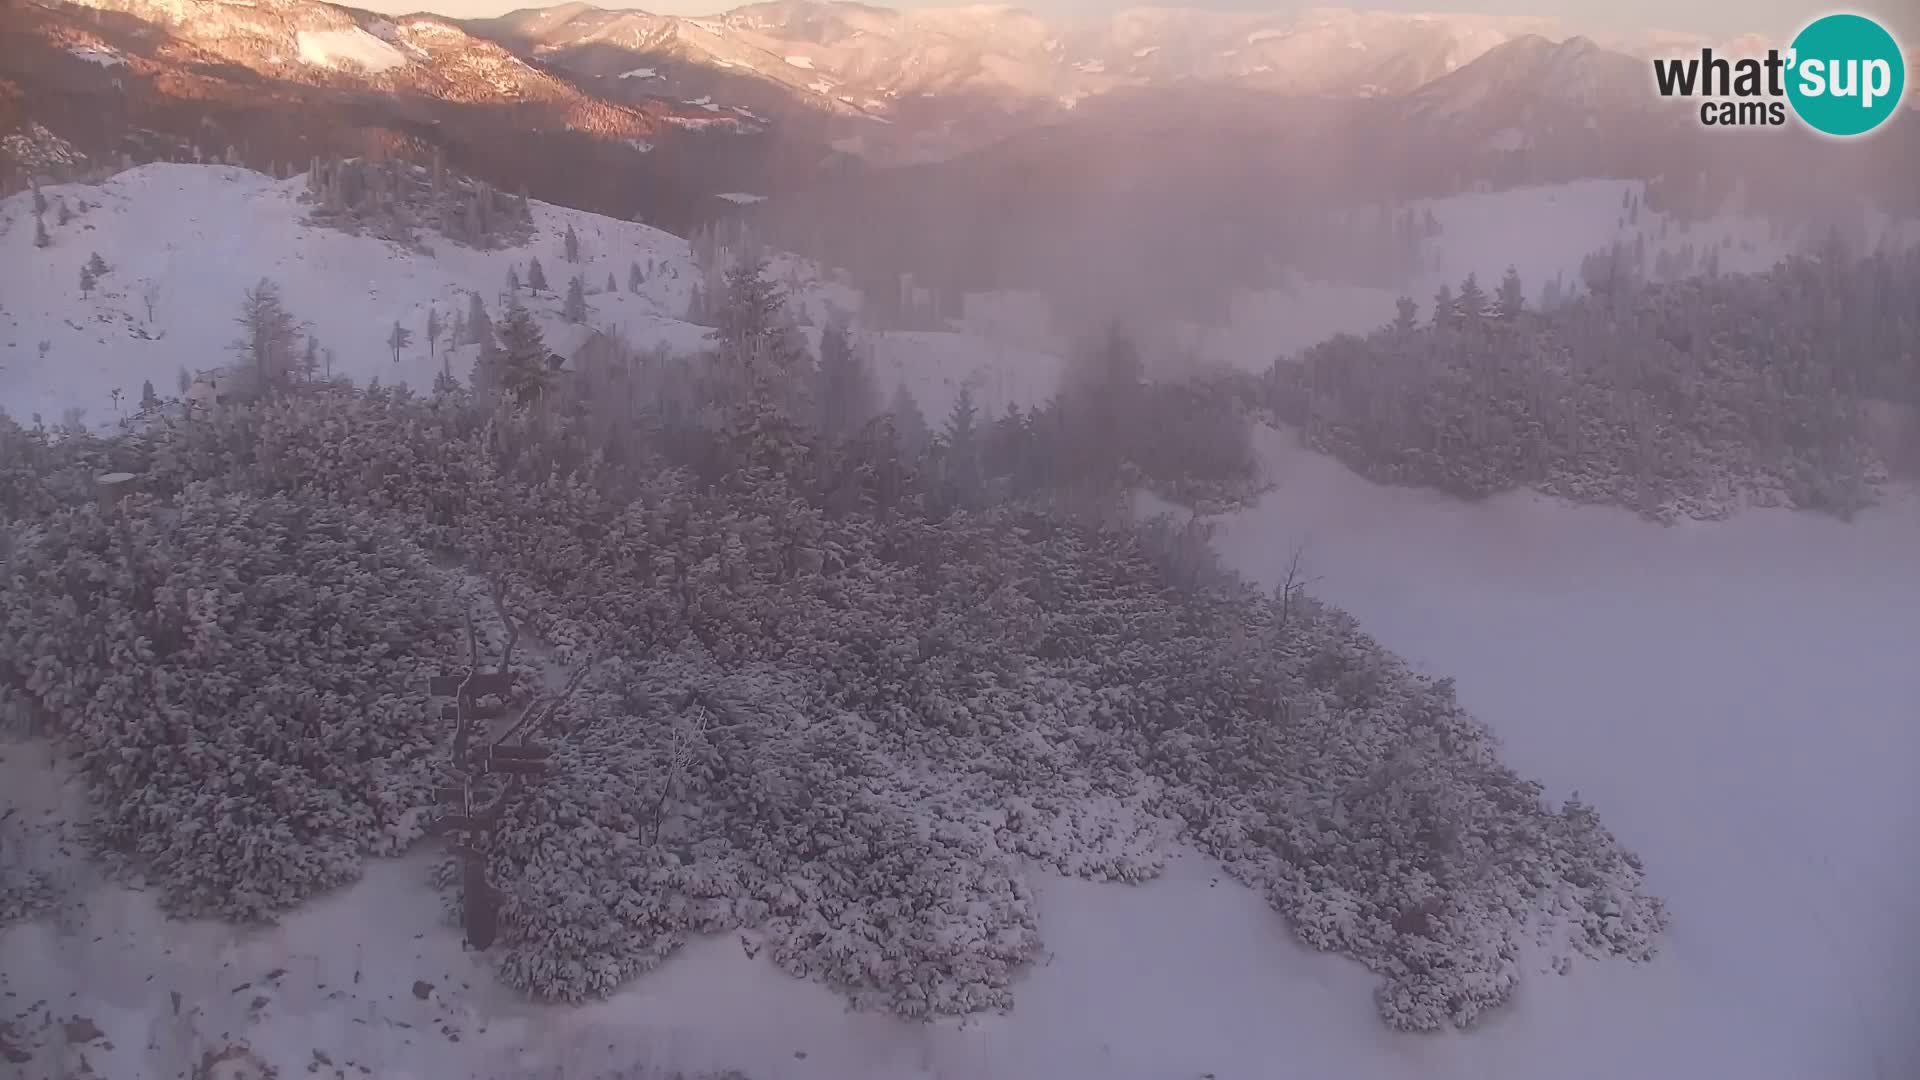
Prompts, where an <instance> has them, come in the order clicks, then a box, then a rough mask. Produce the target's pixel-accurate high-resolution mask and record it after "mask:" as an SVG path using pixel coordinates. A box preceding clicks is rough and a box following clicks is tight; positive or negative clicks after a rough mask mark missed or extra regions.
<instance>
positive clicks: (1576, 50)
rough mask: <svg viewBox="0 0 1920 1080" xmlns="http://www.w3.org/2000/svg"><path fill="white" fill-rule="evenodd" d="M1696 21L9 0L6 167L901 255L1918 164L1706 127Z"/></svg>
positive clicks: (1904, 180)
mask: <svg viewBox="0 0 1920 1080" xmlns="http://www.w3.org/2000/svg"><path fill="white" fill-rule="evenodd" d="M1756 42H1757V39H1756V40H1755V41H1749V42H1744V43H1743V42H1738V41H1733V42H1725V43H1720V44H1721V45H1722V46H1723V47H1727V48H1735V47H1753V46H1754V45H1755V44H1756ZM1702 44H1706V42H1703V41H1701V40H1699V39H1695V38H1686V37H1680V36H1674V35H1647V36H1643V37H1639V38H1632V39H1627V38H1604V37H1582V36H1578V35H1574V34H1570V33H1569V30H1568V28H1566V27H1564V26H1562V25H1560V24H1558V23H1555V22H1553V21H1552V20H1547V19H1540V18H1531V17H1504V16H1484V15H1412V14H1398V13H1381V12H1356V11H1348V10H1341V9H1324V10H1312V11H1307V12H1302V13H1296V14H1287V15H1274V14H1261V13H1249V12H1231V11H1200V10H1182V9H1165V8H1151V9H1135V10H1126V11H1120V12H1117V13H1114V14H1111V15H1106V16H1100V17H1096V18H1089V19H1082V20H1075V21H1048V20H1044V19H1042V18H1040V17H1038V16H1035V15H1033V14H1031V13H1028V12H1025V11H1022V10H1019V9H1016V8H1008V7H955V8H922V9H914V10H895V9H891V8H882V7H873V6H868V5H864V4H856V3H825V2H821V0H773V2H770V3H762V4H753V5H749V6H746V7H741V8H736V9H734V10H732V11H729V12H726V13H724V14H720V15H714V16H710V17H697V18H696V17H681V16H663V15H653V14H648V13H644V12H637V11H613V10H607V9H602V8H597V7H593V6H590V5H587V4H584V3H574V4H566V5H562V6H558V7H549V8H533V9H526V10H522V11H516V12H512V13H510V14H507V15H504V16H501V17H498V18H490V19H473V20H456V19H449V18H444V17H441V16H437V15H426V14H415V15H405V16H385V15H378V14H375V13H372V12H368V11H362V10H357V9H354V8H350V7H342V6H337V5H334V4H328V3H321V2H318V0H81V2H78V3H69V2H48V0H33V2H28V3H24V4H22V3H18V2H16V4H15V6H13V7H11V8H8V9H6V17H5V18H3V19H0V164H4V163H5V162H6V161H8V160H10V162H11V164H12V166H13V168H12V169H11V170H5V169H0V176H5V175H6V173H7V172H8V171H10V172H11V177H10V179H8V180H6V182H7V183H9V184H11V185H12V186H15V187H17V186H19V185H20V184H22V183H24V177H25V175H26V174H27V173H29V172H42V173H45V172H58V171H62V170H66V171H71V170H73V169H76V168H81V167H84V166H85V165H86V164H87V163H89V162H96V163H97V162H101V161H113V160H116V159H117V158H119V157H120V156H121V155H126V156H128V157H131V158H133V159H134V160H141V161H144V160H154V159H170V160H180V159H183V158H185V159H191V158H192V157H193V156H194V155H206V156H221V157H227V156H231V157H233V158H235V159H237V160H239V161H242V162H244V163H246V164H249V165H252V166H254V167H258V168H271V167H276V166H277V167H279V168H281V169H282V170H286V169H298V168H303V167H304V166H305V163H306V162H307V161H308V159H310V158H311V157H313V156H315V155H335V154H340V155H344V154H401V155H406V156H410V157H413V158H416V159H424V158H426V157H429V156H433V155H439V156H441V157H443V158H444V160H445V161H446V162H447V163H448V164H449V165H451V166H453V167H455V168H458V169H461V170H462V171H465V172H468V173H470V174H472V175H475V176H478V177H481V178H483V179H486V180H488V181H490V182H492V183H494V184H496V185H498V186H501V187H504V188H507V189H508V190H517V189H523V188H524V189H526V190H527V191H529V192H530V193H532V194H534V195H537V196H538V197H540V198H543V199H546V200H548V201H551V202H556V203H560V204H564V205H569V206H575V207H580V208H583V209H591V210H595V211H598V212H601V213H608V214H612V215H615V216H619V217H624V218H633V217H638V218H641V219H643V220H645V221H647V222H649V223H652V224H658V225H661V226H664V227H666V228H669V229H674V230H679V231H685V230H686V229H687V228H690V227H692V226H693V225H696V224H698V223H699V222H701V221H703V220H707V219H709V218H712V217H716V216H721V215H730V214H740V213H752V214H759V215H762V216H764V217H766V218H768V219H769V220H772V221H777V222H781V223H782V233H783V235H785V236H788V237H789V238H791V239H793V240H794V241H795V242H796V243H797V242H798V241H799V240H801V239H804V238H805V234H806V232H807V231H808V230H809V229H811V230H812V231H814V232H816V233H817V232H820V231H821V230H825V229H829V228H831V229H834V230H838V231H841V232H850V231H853V230H860V231H865V232H888V231H893V232H900V233H902V234H903V235H905V234H909V233H913V232H915V231H917V232H918V233H919V234H920V236H919V239H918V240H914V241H911V242H909V241H908V240H905V239H899V238H894V237H890V236H889V237H884V238H876V239H872V240H866V239H863V240H861V241H860V243H861V244H862V245H865V246H866V247H867V248H870V249H872V250H870V251H869V252H868V256H867V260H866V261H868V262H871V263H874V264H875V265H879V264H881V263H884V261H885V260H884V259H883V258H882V255H884V254H885V253H886V250H887V246H888V245H889V244H895V243H898V244H903V245H905V247H904V248H902V250H901V251H900V252H899V253H898V254H899V255H900V258H901V260H902V262H901V265H904V266H912V265H917V264H919V263H921V262H923V261H924V259H925V252H926V250H928V249H931V248H952V247H954V246H956V244H961V245H966V244H973V245H977V244H981V243H984V242H986V240H985V239H983V236H984V235H985V233H986V232H990V231H992V230H996V229H998V230H1008V229H1016V230H1020V231H1021V232H1023V233H1024V234H1025V235H1023V236H1022V237H1021V242H1022V243H1025V244H1030V245H1041V246H1045V245H1047V244H1052V243H1056V242H1064V241H1056V240H1055V239H1050V237H1052V235H1053V234H1052V233H1051V232H1050V231H1049V230H1051V229H1053V228H1054V227H1056V226H1057V225H1058V224H1059V222H1061V221H1064V220H1067V219H1072V220H1075V221H1079V222H1081V226H1080V227H1084V228H1086V229H1095V230H1096V231H1098V229H1100V228H1103V227H1102V226H1095V225H1093V224H1088V223H1086V221H1085V220H1084V219H1085V217H1086V215H1088V214H1113V215H1119V216H1121V217H1130V218H1138V217H1140V216H1141V214H1142V213H1143V211H1142V209H1141V208H1142V207H1143V206H1146V207H1150V208H1152V209H1153V210H1154V212H1156V213H1158V212H1161V211H1162V210H1163V209H1164V208H1167V207H1178V208H1181V212H1182V214H1183V215H1185V216H1184V217H1183V220H1182V221H1180V222H1177V223H1170V224H1168V225H1167V227H1166V230H1165V231H1167V232H1169V233H1171V232H1173V231H1177V230H1175V228H1174V227H1175V225H1178V227H1179V229H1180V230H1185V234H1187V235H1185V236H1184V239H1183V240H1182V242H1183V243H1187V244H1189V245H1190V246H1191V247H1193V248H1194V251H1195V252H1196V255H1195V257H1196V258H1197V257H1199V254H1200V253H1202V252H1203V251H1210V250H1212V249H1211V248H1208V247H1207V245H1206V244H1202V243H1201V242H1200V241H1199V240H1198V239H1194V236H1196V235H1198V233H1195V229H1198V230H1199V233H1206V232H1207V230H1214V231H1217V232H1218V233H1219V238H1218V240H1217V243H1218V244H1219V245H1228V246H1232V245H1240V246H1244V245H1246V244H1248V243H1249V242H1251V238H1258V237H1260V236H1261V235H1262V232H1261V230H1262V228H1263V227H1264V226H1265V224H1267V219H1268V218H1270V217H1271V216H1273V215H1274V214H1275V213H1277V212H1278V211H1277V210H1276V209H1275V208H1276V207H1292V208H1294V209H1296V210H1297V209H1298V208H1300V207H1302V206H1308V205H1320V206H1324V205H1340V204H1343V203H1357V202H1374V203H1393V202H1401V201H1405V200H1407V199H1412V198H1417V197H1421V196H1424V195H1439V194H1446V193H1450V192H1455V191H1460V190H1465V189H1469V188H1472V187H1475V186H1485V185H1492V186H1507V185H1512V184H1520V183H1529V182H1543V181H1550V180H1564V179H1572V178H1579V177H1601V176H1615V177H1640V178H1645V179H1653V178H1665V179H1666V180H1668V181H1673V180H1675V178H1678V179H1680V180H1682V181H1686V183H1687V184H1691V185H1693V187H1695V188H1698V189H1699V191H1700V192H1702V194H1700V195H1698V196H1697V197H1698V198H1701V199H1703V200H1710V199H1713V198H1719V197H1722V196H1724V195H1725V194H1726V193H1728V192H1730V191H1732V190H1734V189H1736V188H1739V189H1741V190H1744V191H1746V192H1747V194H1748V195H1749V196H1750V197H1751V196H1754V195H1756V194H1758V195H1760V196H1762V197H1766V196H1767V193H1768V192H1769V191H1770V190H1777V192H1778V193H1781V194H1780V195H1779V197H1780V198H1783V199H1784V198H1790V197H1791V198H1798V197H1801V196H1802V195H1805V194H1806V193H1807V192H1813V193H1815V194H1819V193H1820V192H1821V191H1823V190H1824V191H1825V193H1826V194H1831V193H1832V192H1833V191H1843V192H1853V191H1855V190H1856V189H1857V190H1859V191H1861V192H1870V193H1874V194H1876V195H1884V196H1885V197H1887V198H1891V199H1901V198H1905V199H1907V200H1908V201H1913V200H1914V199H1915V198H1920V196H1916V195H1915V193H1914V190H1913V186H1912V184H1911V177H1912V176H1913V175H1916V172H1920V170H1916V169H1915V168H1913V167H1912V166H1913V165H1914V164H1915V162H1916V160H1917V159H1920V157H1917V155H1916V146H1917V145H1920V139H1917V138H1916V137H1915V136H1920V123H1907V124H1902V125H1898V126H1897V127H1898V128H1899V129H1900V130H1898V131H1890V132H1888V133H1887V135H1886V136H1885V137H1882V136H1876V137H1875V138H1873V139H1871V140H1868V144H1867V145H1847V146H1836V145H1835V144H1831V143H1819V142H1814V141H1811V140H1810V139H1809V138H1808V137H1807V136H1806V135H1805V133H1803V132H1791V131H1790V132H1779V133H1769V134H1766V135H1765V136H1764V137H1755V138H1744V137H1739V136H1720V135H1709V134H1708V133H1704V132H1703V131H1702V130H1701V129H1700V127H1699V125H1698V122H1697V120H1696V119H1695V117H1694V115H1693V113H1692V111H1691V108H1690V107H1689V106H1686V105H1684V104H1680V103H1676V102H1673V101H1668V100H1663V99H1661V98H1659V97H1658V96H1657V95H1656V94H1655V93H1654V90H1653V85H1652V75H1651V67H1650V65H1649V63H1648V60H1647V58H1648V57H1649V56H1652V55H1658V54H1662V53H1675V52H1681V51H1685V50H1688V49H1696V48H1698V47H1700V45H1702ZM1914 96H1915V97H1916V98H1920V95H1914ZM1776 135H1777V136H1778V137H1775V136H1776ZM1809 154H1817V155H1820V161H1821V169H1820V170H1809V169H1807V168H1805V167H1804V165H1805V161H1806V160H1808V157H1807V155H1809ZM1708 174H1712V178H1711V179H1710V180H1709V179H1707V177H1708ZM1816 180H1818V181H1819V182H1820V183H1821V184H1825V185H1826V188H1824V189H1822V188H1820V187H1819V185H1818V184H1816V183H1815V181H1816ZM1849 185H1852V186H1849ZM1683 186H1684V185H1683ZM747 196H766V197H768V199H767V201H765V202H762V201H760V200H759V199H758V198H748V197H747ZM930 208H938V209H939V210H940V211H941V213H939V214H931V213H930ZM1189 218H1190V219H1191V220H1188V219H1189ZM1202 220H1206V221H1207V223H1206V224H1205V225H1204V226H1199V225H1195V224H1193V222H1197V221H1202ZM956 223H958V224H956ZM956 228H957V229H960V230H962V233H963V235H961V236H958V237H956V236H953V235H951V232H952V230H954V229H956ZM1156 235H1158V234H1156ZM841 239H842V240H843V241H844V239H845V238H844V237H843V238H841ZM986 239H996V240H997V238H993V237H986ZM1155 242H1156V243H1158V242H1159V241H1158V240H1156V241H1155ZM1208 243H1215V241H1208ZM819 246H820V245H816V248H817V247H819ZM909 249H911V250H909ZM914 251H918V252H919V253H920V254H918V255H915V254H914ZM875 252H878V254H876V253H875ZM1255 254H1256V253H1255V252H1253V251H1251V250H1249V251H1247V252H1245V253H1244V255H1245V257H1247V258H1253V257H1255ZM849 257H850V258H851V257H852V256H849ZM1000 257H1001V255H999V254H996V253H995V252H994V251H982V252H981V253H979V254H978V260H977V261H979V262H980V264H981V266H983V267H985V266H990V265H991V264H992V262H993V260H994V259H996V258H1000ZM1262 257H1264V256H1262ZM982 272H983V273H984V272H986V271H984V270H983V271H982Z"/></svg>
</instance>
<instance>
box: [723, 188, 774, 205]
mask: <svg viewBox="0 0 1920 1080" xmlns="http://www.w3.org/2000/svg"><path fill="white" fill-rule="evenodd" d="M715 197H716V198H721V199H725V200H727V201H728V202H730V203H736V204H738V205H740V206H749V205H752V204H753V203H760V202H766V201H767V197H766V196H765V195H751V194H748V193H747V192H744V191H727V192H722V193H721V194H720V195H718V196H715Z"/></svg>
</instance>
